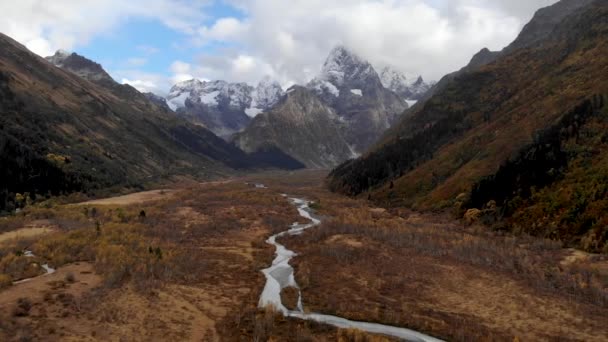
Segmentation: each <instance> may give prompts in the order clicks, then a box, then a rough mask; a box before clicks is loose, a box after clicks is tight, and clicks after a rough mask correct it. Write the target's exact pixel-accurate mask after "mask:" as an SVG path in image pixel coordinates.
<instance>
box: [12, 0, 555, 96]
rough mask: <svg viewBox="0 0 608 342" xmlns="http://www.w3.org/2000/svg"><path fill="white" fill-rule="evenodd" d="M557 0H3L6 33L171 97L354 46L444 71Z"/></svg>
mask: <svg viewBox="0 0 608 342" xmlns="http://www.w3.org/2000/svg"><path fill="white" fill-rule="evenodd" d="M556 1H557V0H129V1H124V0H87V1H76V0H53V1H40V0H19V1H10V0H0V13H3V20H2V21H0V32H2V33H5V34H7V35H9V36H11V37H13V38H15V39H16V40H18V41H19V42H21V43H23V44H24V45H25V46H26V47H28V48H29V49H30V50H32V51H33V52H35V53H37V54H39V55H41V56H47V55H50V54H53V53H54V51H56V50H57V49H65V50H68V51H74V52H77V53H79V54H82V55H84V56H86V57H88V58H90V59H93V60H95V61H97V62H99V63H101V64H102V65H103V66H104V68H105V69H106V70H107V71H108V72H109V73H110V74H111V75H112V76H113V77H114V78H115V79H116V80H117V81H119V82H123V83H129V84H131V85H133V86H135V87H136V88H138V89H139V90H141V91H153V92H155V93H158V94H161V95H162V94H166V93H167V92H168V91H169V89H170V87H171V86H172V85H173V84H175V83H176V82H179V81H183V80H187V79H190V78H193V77H196V78H199V79H223V80H227V81H232V82H235V81H242V82H248V83H252V84H253V83H256V82H257V81H259V80H260V79H261V78H263V77H264V76H270V77H272V78H274V79H276V80H277V81H279V82H280V83H281V84H282V85H283V86H289V85H291V84H293V83H300V84H301V83H305V82H307V81H308V80H310V79H311V78H312V77H314V76H315V75H316V73H318V71H319V70H320V68H321V66H322V64H323V61H324V59H325V57H326V56H327V54H328V52H329V51H330V50H331V49H332V48H333V47H334V46H335V45H337V44H341V45H345V46H346V47H348V48H349V49H351V50H352V51H353V52H355V53H357V54H359V55H360V56H361V57H363V58H365V59H368V60H369V61H370V62H371V63H372V64H373V65H374V66H376V67H382V66H386V65H389V66H392V67H393V68H395V69H397V70H399V71H402V72H404V73H405V74H406V75H410V76H411V77H417V75H422V76H423V77H424V78H425V79H426V80H438V79H439V78H440V77H441V76H443V75H444V74H446V73H448V72H452V71H454V70H458V69H460V68H461V67H462V66H463V65H465V64H466V63H468V61H469V60H470V58H471V56H473V55H474V54H475V53H476V52H478V51H479V50H481V49H482V48H484V47H488V48H490V49H493V50H499V49H501V48H502V47H504V46H506V45H507V44H509V43H510V42H511V41H512V40H513V39H515V37H516V36H517V34H518V33H519V31H520V30H521V28H522V27H523V25H524V24H525V23H526V22H527V21H528V20H529V19H530V18H531V17H532V15H533V13H534V11H535V10H537V9H538V8H540V7H543V6H546V5H550V4H552V3H554V2H556Z"/></svg>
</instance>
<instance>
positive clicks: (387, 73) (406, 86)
mask: <svg viewBox="0 0 608 342" xmlns="http://www.w3.org/2000/svg"><path fill="white" fill-rule="evenodd" d="M380 79H381V81H382V85H383V86H384V87H385V88H386V89H390V90H392V91H394V92H395V93H397V95H399V96H400V97H402V98H403V99H404V100H406V101H407V102H408V103H410V104H411V103H415V102H416V101H418V100H420V99H421V98H422V97H423V96H424V94H426V92H427V91H429V89H431V87H432V86H433V83H432V82H431V83H427V82H425V81H424V79H423V78H422V76H406V74H405V73H403V72H401V71H399V70H397V69H396V68H394V67H391V66H385V67H384V68H382V70H381V71H380Z"/></svg>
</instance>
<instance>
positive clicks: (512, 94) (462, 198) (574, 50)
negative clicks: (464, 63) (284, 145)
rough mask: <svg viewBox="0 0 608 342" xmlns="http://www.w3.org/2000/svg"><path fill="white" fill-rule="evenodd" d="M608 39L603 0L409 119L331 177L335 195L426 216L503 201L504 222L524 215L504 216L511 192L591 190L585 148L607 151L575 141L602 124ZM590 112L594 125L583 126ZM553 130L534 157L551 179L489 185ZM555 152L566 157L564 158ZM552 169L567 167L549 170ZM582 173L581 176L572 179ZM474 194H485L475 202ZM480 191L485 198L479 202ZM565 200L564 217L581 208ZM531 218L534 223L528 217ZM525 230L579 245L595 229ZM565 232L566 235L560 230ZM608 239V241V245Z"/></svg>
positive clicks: (447, 90) (442, 93)
mask: <svg viewBox="0 0 608 342" xmlns="http://www.w3.org/2000/svg"><path fill="white" fill-rule="evenodd" d="M558 5H559V4H558ZM543 29H546V27H544V26H543ZM606 37H608V2H607V1H603V0H602V1H595V2H593V3H592V4H589V5H587V6H584V7H582V8H580V9H578V10H576V11H574V12H573V13H571V14H570V15H568V16H565V18H564V19H563V20H562V21H561V22H560V23H559V24H558V25H557V26H556V27H555V28H554V29H553V30H552V31H551V33H550V34H548V35H546V36H545V37H544V38H542V40H541V41H540V43H539V44H536V45H534V46H532V47H526V48H521V49H515V50H513V51H507V53H504V54H503V55H501V56H500V57H499V58H498V59H497V60H496V61H494V62H492V63H490V64H488V65H485V66H481V67H479V68H477V69H475V70H473V71H469V72H466V73H463V74H461V75H459V76H457V77H455V78H454V79H453V80H452V81H450V82H449V83H448V84H447V85H446V86H445V87H444V88H443V89H441V90H439V91H438V92H437V93H436V94H435V95H434V96H433V97H432V98H431V99H429V100H428V101H427V102H426V103H425V104H424V105H423V106H420V107H418V108H417V110H416V111H415V112H414V113H411V114H409V115H408V116H407V117H406V118H404V120H403V121H402V122H400V124H399V126H398V127H397V128H396V129H394V130H393V131H392V136H390V137H388V138H387V139H385V141H386V142H385V143H384V144H383V145H381V146H379V147H378V148H377V149H376V150H374V151H372V152H370V153H368V154H367V155H365V156H363V157H362V158H360V159H357V160H354V161H350V162H348V163H345V164H343V165H342V166H340V167H338V168H337V169H335V170H334V171H333V172H332V174H331V175H330V178H329V185H330V187H331V188H332V189H333V190H335V191H340V192H343V193H347V194H350V195H360V194H362V196H368V197H369V198H370V199H372V200H374V201H376V202H378V203H380V204H382V205H386V206H410V207H414V208H419V209H445V208H452V207H453V206H455V205H456V206H458V208H460V209H461V210H462V209H463V208H464V209H466V208H471V207H479V208H480V209H481V208H482V207H483V206H484V205H485V204H486V203H487V202H489V201H490V200H494V201H497V205H498V206H499V211H500V212H501V213H502V215H499V216H501V217H507V216H508V217H511V216H512V215H513V214H514V212H515V209H513V208H512V209H510V210H505V209H504V208H505V207H507V206H509V205H510V206H513V204H512V203H511V204H509V199H508V198H511V196H510V195H509V196H505V195H504V194H512V193H519V192H522V191H523V199H525V198H526V197H529V196H532V194H535V193H536V191H538V190H539V189H541V188H547V187H548V188H547V189H548V190H546V191H551V190H550V189H553V188H554V189H555V190H554V191H559V189H560V188H559V187H558V186H559V185H558V183H559V181H560V180H561V181H564V180H565V179H567V178H570V179H571V181H574V182H577V183H586V182H588V181H589V179H590V178H589V177H592V176H591V174H595V173H596V172H598V171H599V169H598V167H600V166H598V165H596V166H593V167H592V165H582V164H581V163H580V158H582V156H581V155H580V154H579V153H581V152H580V150H585V149H593V148H595V151H596V152H597V153H598V156H597V157H599V156H600V155H603V153H604V152H603V149H602V148H601V146H600V145H594V144H596V143H597V141H595V140H593V141H590V140H589V141H584V140H576V141H577V142H576V144H580V145H578V148H574V147H573V146H572V145H571V141H572V134H574V136H576V134H580V133H577V132H582V131H585V132H587V131H586V129H587V128H586V126H585V125H596V126H597V125H601V117H602V113H604V111H605V109H602V107H603V101H604V100H603V97H602V96H598V95H597V94H608V81H607V80H606V79H605V77H603V75H606V74H608V59H606V57H605V56H606V55H607V54H608V43H607V42H608V40H607V39H606ZM525 38H526V37H521V36H520V37H519V38H518V39H525ZM581 114H584V116H586V117H589V119H588V120H583V121H579V119H580V118H579V117H578V116H580V115H581ZM572 116H574V119H573V118H572ZM568 118H570V119H568ZM581 120H582V119H581ZM566 123H571V125H566ZM564 125H566V126H564ZM570 126H572V127H570ZM594 127H595V126H594ZM562 129H566V130H571V131H572V132H571V133H569V134H563V135H560V134H557V135H555V130H558V132H561V130H562ZM546 132H553V135H550V136H551V138H550V139H557V141H553V142H552V144H551V146H548V147H545V146H540V145H539V147H542V149H540V150H538V153H536V154H534V153H533V154H532V155H531V157H530V159H532V160H534V161H535V162H536V164H537V165H541V166H543V167H548V170H551V169H552V171H551V172H552V175H547V176H545V175H537V177H532V176H530V175H529V174H527V172H528V170H527V169H523V170H520V171H523V172H520V175H528V176H530V177H529V181H527V182H523V183H517V184H515V183H508V182H507V183H506V184H505V183H504V182H502V181H497V182H494V183H492V184H490V183H487V181H486V180H487V179H488V177H490V178H491V177H496V175H497V174H498V173H500V172H505V171H500V170H505V168H509V166H508V165H511V164H512V163H517V160H521V156H522V155H524V156H526V155H528V154H527V153H528V152H529V151H530V149H531V148H533V147H531V146H534V144H537V145H538V142H539V141H543V139H545V138H541V137H544V136H545V135H546V134H547V133H546ZM539 139H540V140H539ZM546 139H549V138H546ZM543 142H544V141H543ZM552 153H557V154H558V155H557V156H555V158H557V159H555V158H554V157H552V156H551V154H552ZM597 157H596V158H597ZM554 159H555V160H554ZM558 159H559V160H558ZM594 160H596V159H594ZM552 163H555V164H556V166H558V167H557V168H555V167H549V166H550V165H552ZM557 164H558V165H557ZM576 168H582V170H581V171H580V172H578V173H574V174H573V173H572V172H574V171H573V170H574V169H576ZM583 170H584V171H583ZM509 172H510V171H509ZM480 184H485V185H482V186H481V187H480ZM520 185H521V187H523V188H524V189H523V190H521V187H518V186H520ZM473 189H478V190H476V191H480V192H474V196H473V197H471V196H470V195H471V192H472V191H473ZM479 189H483V190H479ZM481 193H484V195H483V196H478V195H479V194H481ZM499 193H502V194H503V195H499ZM476 194H477V195H476ZM526 194H528V195H529V196H526ZM475 196H477V197H475ZM520 197H521V196H520ZM469 198H471V199H470V200H469ZM457 199H458V200H457ZM486 200H487V202H486ZM588 201H589V202H596V199H588ZM484 202H485V203H484ZM566 202H568V203H562V210H567V209H563V208H564V206H565V207H566V208H569V207H573V206H576V204H575V199H574V198H570V199H569V200H567V201H566ZM522 205H524V204H523V203H522ZM530 205H532V203H530ZM525 212H526V213H529V215H528V216H531V217H534V214H532V213H530V211H529V210H527V211H525ZM536 214H539V213H538V212H536ZM522 215H523V214H522ZM522 215H519V216H518V217H523V216H522ZM581 215H583V214H582V212H577V214H576V215H575V216H576V219H574V220H575V221H577V222H578V221H579V220H581V219H582V216H581ZM524 216H525V215H524ZM536 218H538V217H536ZM508 222H515V221H508ZM517 222H518V223H517V227H519V228H517V229H520V230H525V231H528V232H532V233H536V234H541V235H545V234H546V235H549V236H552V237H559V238H563V239H565V240H567V241H571V242H572V243H578V242H580V239H582V238H583V237H584V236H585V234H587V233H588V229H587V228H589V227H588V226H589V223H587V224H585V225H582V226H585V227H587V228H582V226H581V225H577V226H578V227H579V228H580V229H579V230H578V231H577V230H576V229H574V228H571V229H567V230H569V233H568V234H566V233H565V232H564V231H562V230H559V229H558V230H551V229H548V228H546V227H544V226H542V225H541V227H537V228H534V229H532V228H531V224H532V222H531V221H530V220H529V219H523V221H521V220H520V221H517ZM551 222H552V223H555V222H553V221H551ZM514 224H515V223H514ZM557 225H558V226H560V227H563V225H561V224H560V223H559V222H558V223H557ZM592 226H593V225H592ZM509 227H510V228H512V229H516V228H515V226H513V225H510V226H509ZM560 229H563V228H560ZM604 234H605V233H604ZM600 235H601V234H600ZM602 239H603V240H602ZM600 240H601V241H605V240H606V237H605V236H604V237H603V238H600ZM583 245H584V244H583ZM594 246H595V247H593V246H585V247H587V248H588V249H598V248H603V247H601V246H603V243H599V245H597V244H595V245H594Z"/></svg>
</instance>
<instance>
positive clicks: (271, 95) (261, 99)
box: [251, 76, 284, 110]
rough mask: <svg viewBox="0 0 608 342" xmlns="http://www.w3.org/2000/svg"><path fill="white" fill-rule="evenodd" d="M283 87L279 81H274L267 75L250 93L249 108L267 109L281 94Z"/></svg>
mask: <svg viewBox="0 0 608 342" xmlns="http://www.w3.org/2000/svg"><path fill="white" fill-rule="evenodd" d="M283 94H284V92H283V88H282V87H281V85H280V84H279V82H277V81H274V80H273V79H271V78H270V77H269V76H266V77H264V78H263V79H262V80H261V81H260V83H258V86H257V87H256V88H255V89H254V90H253V93H252V95H251V97H252V102H251V108H258V109H261V110H268V109H270V108H271V107H273V106H274V105H275V104H277V102H279V100H280V99H281V96H283Z"/></svg>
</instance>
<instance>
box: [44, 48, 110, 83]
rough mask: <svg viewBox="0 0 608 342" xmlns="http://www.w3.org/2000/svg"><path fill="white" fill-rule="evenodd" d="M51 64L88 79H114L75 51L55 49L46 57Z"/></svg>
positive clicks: (100, 67) (96, 64) (99, 66)
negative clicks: (51, 54) (55, 50)
mask: <svg viewBox="0 0 608 342" xmlns="http://www.w3.org/2000/svg"><path fill="white" fill-rule="evenodd" d="M46 60H47V61H49V62H51V63H52V64H53V65H55V66H57V67H59V68H62V69H65V70H68V71H70V72H72V73H74V74H76V75H78V76H80V77H82V78H84V79H87V80H89V81H111V82H114V79H112V77H111V76H110V75H109V74H108V73H107V72H106V71H105V70H104V69H103V68H102V66H101V65H100V64H99V63H96V62H94V61H92V60H90V59H88V58H86V57H83V56H81V55H79V54H77V53H75V52H69V51H66V50H57V52H55V54H54V55H53V56H49V57H46Z"/></svg>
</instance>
